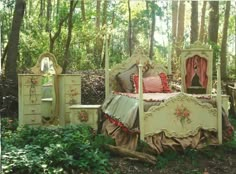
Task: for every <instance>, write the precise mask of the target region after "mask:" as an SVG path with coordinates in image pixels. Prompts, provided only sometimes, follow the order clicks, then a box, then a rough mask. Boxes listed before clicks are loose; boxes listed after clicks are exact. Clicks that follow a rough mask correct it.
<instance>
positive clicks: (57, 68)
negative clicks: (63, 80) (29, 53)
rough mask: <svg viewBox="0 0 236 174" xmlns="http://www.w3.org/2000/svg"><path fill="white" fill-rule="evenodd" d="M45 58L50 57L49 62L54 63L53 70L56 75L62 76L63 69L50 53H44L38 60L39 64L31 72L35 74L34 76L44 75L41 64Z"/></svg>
mask: <svg viewBox="0 0 236 174" xmlns="http://www.w3.org/2000/svg"><path fill="white" fill-rule="evenodd" d="M45 57H48V58H49V61H50V60H51V61H52V63H53V68H54V70H55V74H56V75H57V74H61V72H62V68H61V66H60V65H58V64H57V60H56V57H55V56H54V55H53V54H52V53H50V52H46V53H42V54H41V55H40V56H39V58H38V60H37V63H36V65H35V66H34V67H32V68H31V71H32V72H33V73H34V74H44V72H43V71H41V62H42V60H43V58H45Z"/></svg>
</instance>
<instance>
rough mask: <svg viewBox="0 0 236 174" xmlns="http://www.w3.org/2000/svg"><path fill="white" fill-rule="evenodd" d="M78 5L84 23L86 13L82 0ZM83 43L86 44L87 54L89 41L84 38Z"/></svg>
mask: <svg viewBox="0 0 236 174" xmlns="http://www.w3.org/2000/svg"><path fill="white" fill-rule="evenodd" d="M80 6H81V14H82V20H83V24H86V13H85V4H84V0H81V2H80ZM84 37H85V36H84ZM83 44H84V45H85V46H86V51H87V54H89V53H90V47H89V41H88V40H85V39H84V43H83Z"/></svg>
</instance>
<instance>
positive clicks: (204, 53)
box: [180, 41, 213, 94]
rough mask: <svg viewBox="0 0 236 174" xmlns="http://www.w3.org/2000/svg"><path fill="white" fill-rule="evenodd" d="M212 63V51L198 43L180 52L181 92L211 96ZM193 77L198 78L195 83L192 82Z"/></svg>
mask: <svg viewBox="0 0 236 174" xmlns="http://www.w3.org/2000/svg"><path fill="white" fill-rule="evenodd" d="M212 62H213V51H212V49H211V48H210V46H208V45H205V44H202V43H201V42H199V41H196V42H195V43H193V44H191V45H190V46H189V47H187V48H185V49H184V50H182V51H181V55H180V65H181V89H182V92H185V93H191V94H193V93H195V94H211V93H212ZM194 75H196V78H198V79H197V82H196V80H195V83H194V82H193V81H194V79H196V78H195V77H194ZM206 79H207V80H206ZM198 82H199V83H198ZM196 83H197V84H196Z"/></svg>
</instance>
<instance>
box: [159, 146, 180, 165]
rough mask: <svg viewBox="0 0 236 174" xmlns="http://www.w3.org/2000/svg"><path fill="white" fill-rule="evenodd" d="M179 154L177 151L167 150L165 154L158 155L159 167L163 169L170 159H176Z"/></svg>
mask: <svg viewBox="0 0 236 174" xmlns="http://www.w3.org/2000/svg"><path fill="white" fill-rule="evenodd" d="M177 157H178V154H177V152H176V151H173V150H167V151H165V152H164V153H163V154H161V155H159V156H157V161H158V162H157V165H156V167H157V168H158V169H163V168H165V167H166V166H167V164H168V163H169V162H170V161H173V160H176V158H177Z"/></svg>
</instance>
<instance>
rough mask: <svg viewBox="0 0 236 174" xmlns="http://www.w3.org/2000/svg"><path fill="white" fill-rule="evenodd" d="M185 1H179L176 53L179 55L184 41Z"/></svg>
mask: <svg viewBox="0 0 236 174" xmlns="http://www.w3.org/2000/svg"><path fill="white" fill-rule="evenodd" d="M184 16H185V1H179V8H178V27H177V37H176V38H177V40H176V41H177V42H176V55H177V57H179V55H180V51H181V49H182V45H183V41H184V22H185V21H184V20H185V17H184Z"/></svg>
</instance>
